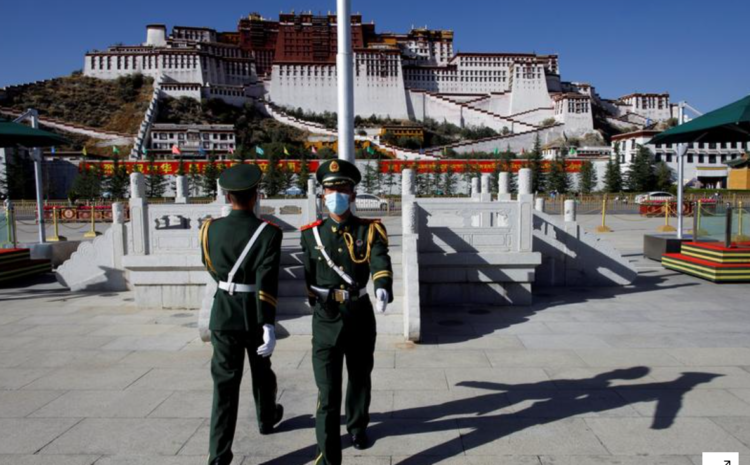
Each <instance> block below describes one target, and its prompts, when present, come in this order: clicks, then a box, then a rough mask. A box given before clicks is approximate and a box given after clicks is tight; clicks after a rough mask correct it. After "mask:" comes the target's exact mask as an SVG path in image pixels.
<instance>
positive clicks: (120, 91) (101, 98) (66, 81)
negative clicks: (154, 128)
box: [1, 73, 153, 134]
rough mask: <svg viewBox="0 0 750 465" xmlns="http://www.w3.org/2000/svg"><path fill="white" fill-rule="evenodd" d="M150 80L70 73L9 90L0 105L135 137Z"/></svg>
mask: <svg viewBox="0 0 750 465" xmlns="http://www.w3.org/2000/svg"><path fill="white" fill-rule="evenodd" d="M152 90H153V80H152V79H151V78H147V77H144V76H142V75H132V76H126V77H122V78H119V79H116V80H113V81H105V80H101V79H96V78H91V77H86V76H83V75H81V74H79V73H74V74H73V75H71V76H66V77H60V78H55V79H50V80H47V81H42V82H39V83H34V84H30V85H27V86H20V87H11V88H10V89H9V92H8V97H7V99H6V100H5V101H4V102H2V103H1V105H3V106H5V107H11V108H13V109H15V110H18V111H24V110H26V109H28V108H35V109H37V110H38V111H39V114H40V115H41V116H47V117H51V118H56V119H58V120H62V121H66V122H70V123H77V124H82V125H85V126H90V127H92V128H99V129H104V130H108V131H114V132H121V133H127V134H135V133H137V132H138V127H139V126H140V124H141V121H142V120H143V114H144V112H145V111H146V107H147V106H148V103H149V99H150V98H151V92H152Z"/></svg>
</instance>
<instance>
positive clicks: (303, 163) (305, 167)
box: [297, 156, 310, 194]
mask: <svg viewBox="0 0 750 465" xmlns="http://www.w3.org/2000/svg"><path fill="white" fill-rule="evenodd" d="M308 179H310V165H309V164H308V163H307V157H306V156H303V157H302V159H301V160H300V162H299V173H298V174H297V188H298V189H299V190H301V191H302V192H304V193H305V194H307V180H308Z"/></svg>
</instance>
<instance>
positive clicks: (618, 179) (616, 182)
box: [604, 160, 623, 194]
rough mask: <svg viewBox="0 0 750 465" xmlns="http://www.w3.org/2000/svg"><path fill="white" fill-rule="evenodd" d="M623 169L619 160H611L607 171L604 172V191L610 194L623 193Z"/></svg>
mask: <svg viewBox="0 0 750 465" xmlns="http://www.w3.org/2000/svg"><path fill="white" fill-rule="evenodd" d="M622 189H623V182H622V169H621V168H620V162H619V161H618V160H609V161H608V162H607V170H606V171H605V172H604V191H605V192H607V193H609V194H614V193H616V192H622Z"/></svg>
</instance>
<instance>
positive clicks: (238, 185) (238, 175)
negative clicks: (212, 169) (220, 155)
mask: <svg viewBox="0 0 750 465" xmlns="http://www.w3.org/2000/svg"><path fill="white" fill-rule="evenodd" d="M261 177H263V172H262V171H261V170H260V168H258V166H257V165H246V164H244V163H243V164H239V165H234V166H233V167H231V168H229V169H227V170H224V172H223V173H221V176H219V185H220V186H221V188H222V189H224V190H225V191H227V192H238V191H246V190H249V189H253V188H254V187H257V186H258V183H259V182H260V178H261Z"/></svg>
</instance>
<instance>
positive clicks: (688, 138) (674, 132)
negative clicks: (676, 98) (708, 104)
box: [647, 95, 750, 239]
mask: <svg viewBox="0 0 750 465" xmlns="http://www.w3.org/2000/svg"><path fill="white" fill-rule="evenodd" d="M682 112H683V104H682V103H681V104H680V118H679V120H680V122H682ZM693 142H707V143H712V142H713V143H727V142H729V143H737V142H750V95H748V96H747V97H745V98H743V99H741V100H738V101H736V102H734V103H730V104H729V105H727V106H724V107H721V108H719V109H717V110H714V111H712V112H710V113H706V114H705V115H702V116H699V117H698V118H695V119H694V120H692V121H690V122H688V123H685V124H680V125H679V126H675V127H673V128H671V129H668V130H666V131H664V132H662V133H661V134H659V135H657V136H655V137H654V138H653V139H651V140H650V141H649V142H648V143H647V144H648V145H656V144H680V145H678V150H677V161H678V163H679V168H678V174H677V179H678V183H677V203H678V205H680V207H679V208H678V209H677V225H678V226H677V237H678V238H679V239H682V229H683V228H682V225H683V217H682V202H683V172H684V166H685V165H684V163H685V161H684V158H685V154H686V153H687V145H686V144H689V143H693Z"/></svg>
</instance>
